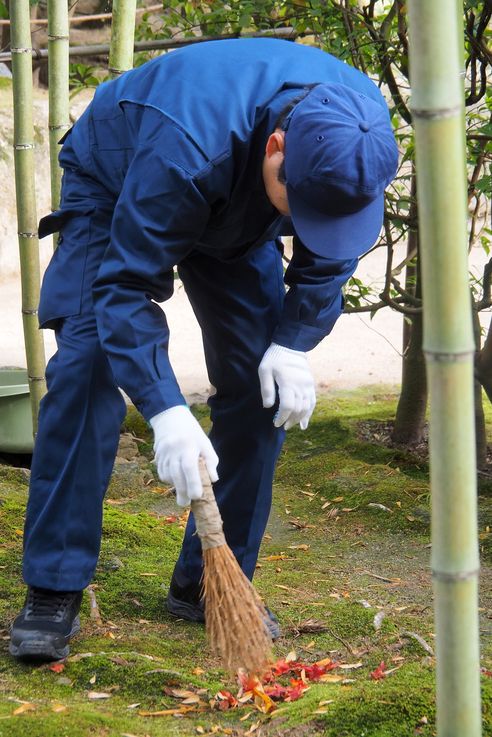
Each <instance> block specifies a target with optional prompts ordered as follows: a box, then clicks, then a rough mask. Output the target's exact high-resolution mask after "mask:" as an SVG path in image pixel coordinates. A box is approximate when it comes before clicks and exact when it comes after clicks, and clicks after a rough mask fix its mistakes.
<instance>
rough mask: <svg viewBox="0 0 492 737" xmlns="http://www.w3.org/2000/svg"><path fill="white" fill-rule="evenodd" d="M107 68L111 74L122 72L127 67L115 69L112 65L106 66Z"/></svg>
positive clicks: (125, 70)
mask: <svg viewBox="0 0 492 737" xmlns="http://www.w3.org/2000/svg"><path fill="white" fill-rule="evenodd" d="M108 70H109V71H110V72H111V74H124V73H125V72H127V71H128V69H115V68H114V67H108Z"/></svg>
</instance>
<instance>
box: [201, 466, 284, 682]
mask: <svg viewBox="0 0 492 737" xmlns="http://www.w3.org/2000/svg"><path fill="white" fill-rule="evenodd" d="M200 476H201V480H202V485H203V496H202V498H201V499H196V500H193V501H192V502H191V509H192V512H193V514H194V515H195V522H196V529H197V532H198V535H199V537H200V540H201V543H202V551H203V579H202V585H203V596H204V599H205V623H206V631H207V637H208V641H209V644H210V646H211V649H212V651H213V652H214V653H215V654H216V655H218V656H219V657H220V659H221V661H222V663H223V665H224V667H225V668H226V669H227V670H228V671H230V672H232V673H234V672H236V671H237V670H238V669H239V668H244V669H245V670H246V671H247V672H248V673H251V674H258V675H259V674H262V673H263V672H264V670H265V667H266V666H267V665H268V663H269V662H270V660H271V646H272V639H271V636H270V633H269V631H268V626H267V622H268V614H267V611H266V609H265V607H264V605H263V603H262V601H261V599H260V597H259V596H258V594H257V592H256V590H255V588H254V586H253V584H252V583H251V581H250V580H249V579H248V578H247V577H246V576H245V575H244V573H243V572H242V570H241V568H240V567H239V564H238V562H237V560H236V558H235V557H234V554H233V553H232V551H231V549H230V548H229V546H228V545H227V543H226V539H225V536H224V532H223V530H222V519H221V516H220V512H219V508H218V506H217V502H216V501H215V496H214V492H213V489H212V484H211V481H210V478H209V475H208V473H207V469H206V467H205V463H204V462H203V461H202V460H200Z"/></svg>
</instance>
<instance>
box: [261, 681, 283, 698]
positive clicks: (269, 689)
mask: <svg viewBox="0 0 492 737" xmlns="http://www.w3.org/2000/svg"><path fill="white" fill-rule="evenodd" d="M264 691H265V693H266V694H267V696H270V698H271V699H278V700H279V701H283V700H284V699H285V697H286V696H287V694H288V691H289V689H288V688H287V686H282V685H281V684H280V683H272V684H271V685H270V686H265V687H264Z"/></svg>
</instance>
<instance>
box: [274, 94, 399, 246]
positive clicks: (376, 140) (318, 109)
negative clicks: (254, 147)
mask: <svg viewBox="0 0 492 737" xmlns="http://www.w3.org/2000/svg"><path fill="white" fill-rule="evenodd" d="M283 128H284V129H285V131H286V133H285V176H286V184H287V197H288V201H289V208H290V212H291V217H292V222H293V224H294V228H295V230H296V233H297V234H298V236H299V238H300V239H301V240H302V242H303V244H304V245H305V246H306V248H308V249H309V250H310V251H312V252H313V253H316V254H318V255H319V256H326V257H329V258H340V259H342V258H356V257H357V256H360V255H361V254H362V253H364V252H365V251H367V250H368V249H369V248H370V247H371V246H372V245H373V244H374V243H375V241H376V240H377V238H378V235H379V232H380V230H381V226H382V224H383V214H384V190H385V188H386V187H387V185H388V184H389V183H390V182H391V180H392V179H393V178H394V176H395V173H396V169H397V165H398V149H397V146H396V141H395V137H394V134H393V129H392V127H391V122H390V119H389V114H388V109H387V107H386V105H385V104H384V103H383V101H382V104H380V103H378V102H376V101H375V100H373V99H371V98H370V97H367V96H366V95H364V94H363V93H361V92H357V91H356V90H353V89H352V88H350V87H347V86H346V85H344V84H339V83H333V84H319V85H316V86H315V87H313V89H312V90H311V91H310V92H309V93H308V94H307V96H306V97H305V98H304V99H303V100H301V101H300V102H299V103H298V104H297V105H296V106H295V107H294V109H293V110H292V112H291V113H290V114H289V115H288V116H287V118H286V120H285V123H284V125H283Z"/></svg>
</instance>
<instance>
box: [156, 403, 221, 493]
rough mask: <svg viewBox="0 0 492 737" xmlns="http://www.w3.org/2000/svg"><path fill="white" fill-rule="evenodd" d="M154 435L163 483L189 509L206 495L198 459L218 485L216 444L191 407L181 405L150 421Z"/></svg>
mask: <svg viewBox="0 0 492 737" xmlns="http://www.w3.org/2000/svg"><path fill="white" fill-rule="evenodd" d="M149 422H150V424H151V426H152V429H153V431H154V453H155V458H154V462H155V464H156V466H157V473H158V475H159V478H160V479H161V481H168V482H171V483H172V484H173V485H174V488H175V489H176V501H177V503H178V504H179V506H180V507H186V506H187V505H188V504H189V503H190V501H191V500H192V499H200V497H201V496H202V494H203V487H202V482H201V480H200V471H199V468H198V459H199V457H200V456H201V457H202V458H203V460H204V461H205V465H206V467H207V471H208V475H209V476H210V480H211V481H217V480H218V478H219V477H218V475H217V464H218V463H219V459H218V457H217V453H216V452H215V450H214V449H213V446H212V443H211V442H210V440H209V439H208V437H207V436H206V435H205V433H204V432H203V430H202V428H201V427H200V425H199V423H198V422H197V420H195V418H194V417H193V415H192V414H191V412H190V410H189V409H188V407H186V406H184V405H181V404H180V405H178V406H176V407H170V408H169V409H166V410H164V412H160V413H159V414H158V415H155V416H154V417H151V418H150V420H149Z"/></svg>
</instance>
